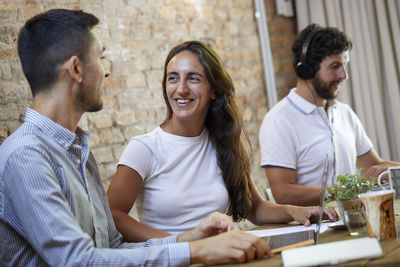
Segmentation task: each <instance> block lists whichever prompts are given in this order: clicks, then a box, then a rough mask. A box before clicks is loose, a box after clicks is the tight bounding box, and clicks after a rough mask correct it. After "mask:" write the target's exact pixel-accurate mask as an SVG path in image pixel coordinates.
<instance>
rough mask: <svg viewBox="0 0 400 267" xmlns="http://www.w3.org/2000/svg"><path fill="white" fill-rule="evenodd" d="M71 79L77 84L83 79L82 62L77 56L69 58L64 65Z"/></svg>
mask: <svg viewBox="0 0 400 267" xmlns="http://www.w3.org/2000/svg"><path fill="white" fill-rule="evenodd" d="M64 66H65V67H66V69H67V71H68V74H69V76H70V77H71V79H73V80H75V81H76V82H78V83H81V82H82V77H83V62H82V60H80V59H79V58H78V57H77V56H72V57H70V58H69V59H68V60H67V61H66V62H65V65H64Z"/></svg>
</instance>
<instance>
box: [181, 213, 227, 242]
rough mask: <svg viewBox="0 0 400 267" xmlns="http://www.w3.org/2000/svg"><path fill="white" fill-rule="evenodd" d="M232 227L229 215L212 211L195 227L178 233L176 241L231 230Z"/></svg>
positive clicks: (196, 238)
mask: <svg viewBox="0 0 400 267" xmlns="http://www.w3.org/2000/svg"><path fill="white" fill-rule="evenodd" d="M233 229H234V226H233V223H232V218H231V217H229V216H227V215H225V214H222V213H219V212H213V213H211V214H210V215H208V216H207V218H206V219H204V220H203V221H202V222H201V223H200V224H199V225H198V226H197V227H196V228H193V229H192V230H190V231H188V232H185V233H182V234H180V235H179V236H178V242H190V241H194V240H198V239H202V238H206V237H210V236H214V235H217V234H220V233H223V232H227V231H231V230H233Z"/></svg>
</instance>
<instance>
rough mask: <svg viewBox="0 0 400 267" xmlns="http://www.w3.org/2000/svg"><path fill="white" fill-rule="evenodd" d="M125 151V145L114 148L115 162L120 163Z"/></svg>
mask: <svg viewBox="0 0 400 267" xmlns="http://www.w3.org/2000/svg"><path fill="white" fill-rule="evenodd" d="M124 149H125V144H124V145H115V146H113V147H112V150H113V154H114V159H115V161H119V159H120V158H121V155H122V152H123V151H124ZM116 166H117V165H115V167H116Z"/></svg>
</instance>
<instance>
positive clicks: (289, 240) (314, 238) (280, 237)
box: [249, 155, 328, 253]
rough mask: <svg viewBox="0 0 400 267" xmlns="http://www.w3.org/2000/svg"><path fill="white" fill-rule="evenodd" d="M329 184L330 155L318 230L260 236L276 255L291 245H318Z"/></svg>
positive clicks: (324, 173) (321, 198)
mask: <svg viewBox="0 0 400 267" xmlns="http://www.w3.org/2000/svg"><path fill="white" fill-rule="evenodd" d="M327 182H328V155H326V158H325V164H324V172H323V179H322V185H321V187H322V191H321V196H320V201H319V206H320V207H321V208H320V210H319V215H318V220H317V224H316V228H315V229H310V230H305V231H298V232H291V233H284V234H277V235H272V236H260V237H261V238H262V239H263V240H264V241H265V242H266V243H267V244H268V246H269V247H270V249H271V250H272V251H273V252H274V253H279V252H281V251H282V250H284V249H286V248H290V247H291V245H294V244H298V245H299V246H302V245H303V246H305V245H310V244H317V243H318V238H319V234H320V230H321V221H322V217H323V216H322V215H323V209H322V207H323V204H324V199H325V190H326V185H327ZM249 233H251V231H249Z"/></svg>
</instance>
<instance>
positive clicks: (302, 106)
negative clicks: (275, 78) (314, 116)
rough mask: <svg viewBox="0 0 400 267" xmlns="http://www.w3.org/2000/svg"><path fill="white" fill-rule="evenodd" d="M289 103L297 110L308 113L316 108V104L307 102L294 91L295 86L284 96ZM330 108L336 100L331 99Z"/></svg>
mask: <svg viewBox="0 0 400 267" xmlns="http://www.w3.org/2000/svg"><path fill="white" fill-rule="evenodd" d="M286 97H287V99H288V101H289V103H290V104H291V105H292V106H294V108H296V109H297V110H299V111H300V112H301V113H304V114H307V115H308V114H310V113H312V112H313V111H314V110H316V109H317V108H318V106H317V105H315V104H313V103H310V102H308V101H307V100H305V99H304V98H303V97H302V96H300V95H299V94H297V93H296V88H292V89H291V90H290V93H289V94H288V95H287V96H286ZM331 108H336V100H333V101H331V104H330V105H329V107H328V110H329V109H331Z"/></svg>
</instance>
